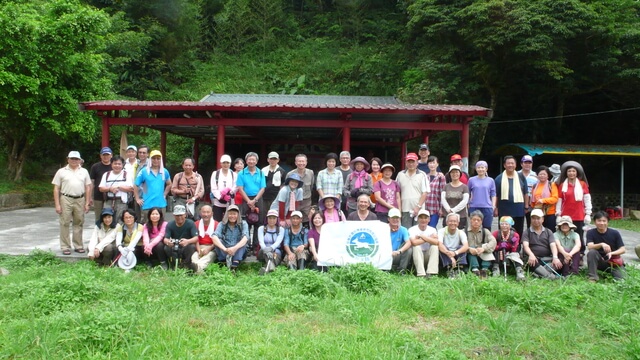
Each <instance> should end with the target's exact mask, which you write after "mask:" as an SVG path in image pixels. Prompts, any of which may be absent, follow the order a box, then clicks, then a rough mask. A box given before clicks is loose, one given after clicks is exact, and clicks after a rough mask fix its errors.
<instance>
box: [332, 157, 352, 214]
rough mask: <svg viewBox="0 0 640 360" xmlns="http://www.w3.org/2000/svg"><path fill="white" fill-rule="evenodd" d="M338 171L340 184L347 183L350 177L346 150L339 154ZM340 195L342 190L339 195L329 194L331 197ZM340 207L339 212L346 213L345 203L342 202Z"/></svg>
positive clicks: (349, 162) (349, 165)
mask: <svg viewBox="0 0 640 360" xmlns="http://www.w3.org/2000/svg"><path fill="white" fill-rule="evenodd" d="M338 170H340V172H341V173H342V184H343V185H344V184H345V183H346V182H347V177H349V175H351V153H350V152H348V151H346V150H345V151H342V152H340V167H339V168H338ZM340 194H342V189H340V193H338V194H331V195H338V196H340ZM341 205H342V206H341V207H340V210H342V211H343V212H346V211H347V202H346V201H342V204H341Z"/></svg>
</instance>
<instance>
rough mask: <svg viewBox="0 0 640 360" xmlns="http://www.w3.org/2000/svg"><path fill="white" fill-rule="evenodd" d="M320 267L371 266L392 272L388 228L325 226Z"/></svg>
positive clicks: (363, 223)
mask: <svg viewBox="0 0 640 360" xmlns="http://www.w3.org/2000/svg"><path fill="white" fill-rule="evenodd" d="M319 247H320V250H319V252H318V265H320V266H344V265H348V264H355V263H363V262H364V263H370V264H371V265H373V266H375V267H377V268H378V269H382V270H390V269H391V263H392V262H393V259H392V257H391V235H390V230H389V225H388V224H385V223H383V222H380V221H346V222H335V223H328V224H324V225H322V233H321V234H320V246H319Z"/></svg>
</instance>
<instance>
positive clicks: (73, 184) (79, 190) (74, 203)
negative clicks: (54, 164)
mask: <svg viewBox="0 0 640 360" xmlns="http://www.w3.org/2000/svg"><path fill="white" fill-rule="evenodd" d="M81 161H82V158H81V157H80V153H79V152H77V151H70V152H69V155H68V156H67V166H65V167H63V168H61V169H60V170H58V171H57V172H56V175H55V176H54V177H53V180H52V181H51V184H53V201H54V203H55V208H56V213H58V215H60V249H61V250H62V253H63V254H64V255H71V238H70V235H71V234H70V229H69V223H72V224H73V247H74V248H75V251H76V252H77V253H84V252H85V250H84V243H83V241H82V225H84V214H85V213H87V212H89V206H90V202H91V178H90V176H89V172H88V171H87V169H85V168H83V167H81V166H80V162H81ZM98 218H100V217H98Z"/></svg>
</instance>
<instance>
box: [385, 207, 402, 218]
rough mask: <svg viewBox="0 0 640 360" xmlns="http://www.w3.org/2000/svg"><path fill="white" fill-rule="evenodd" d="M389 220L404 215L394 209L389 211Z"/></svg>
mask: <svg viewBox="0 0 640 360" xmlns="http://www.w3.org/2000/svg"><path fill="white" fill-rule="evenodd" d="M388 216H389V218H393V217H401V216H402V214H401V213H400V210H398V209H396V208H393V209H391V210H389V214H388Z"/></svg>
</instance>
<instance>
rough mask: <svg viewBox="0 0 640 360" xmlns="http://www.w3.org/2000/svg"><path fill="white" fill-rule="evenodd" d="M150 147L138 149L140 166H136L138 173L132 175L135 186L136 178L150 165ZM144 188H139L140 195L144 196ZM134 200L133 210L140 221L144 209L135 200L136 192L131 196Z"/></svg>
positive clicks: (145, 146)
mask: <svg viewBox="0 0 640 360" xmlns="http://www.w3.org/2000/svg"><path fill="white" fill-rule="evenodd" d="M148 163H149V147H148V146H147V145H144V144H142V145H140V147H139V148H138V165H137V166H136V171H135V172H134V173H132V178H131V182H132V183H133V184H134V186H135V183H136V178H137V177H138V174H140V170H142V169H144V168H146V167H147V166H148V165H149V164H148ZM144 190H145V189H144V186H142V187H139V188H138V191H139V193H140V194H142V193H143V192H144ZM131 197H132V198H133V200H132V201H133V209H135V211H136V216H137V217H138V219H142V208H141V207H140V204H138V202H137V201H136V198H135V190H134V193H133V194H132V196H131Z"/></svg>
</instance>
